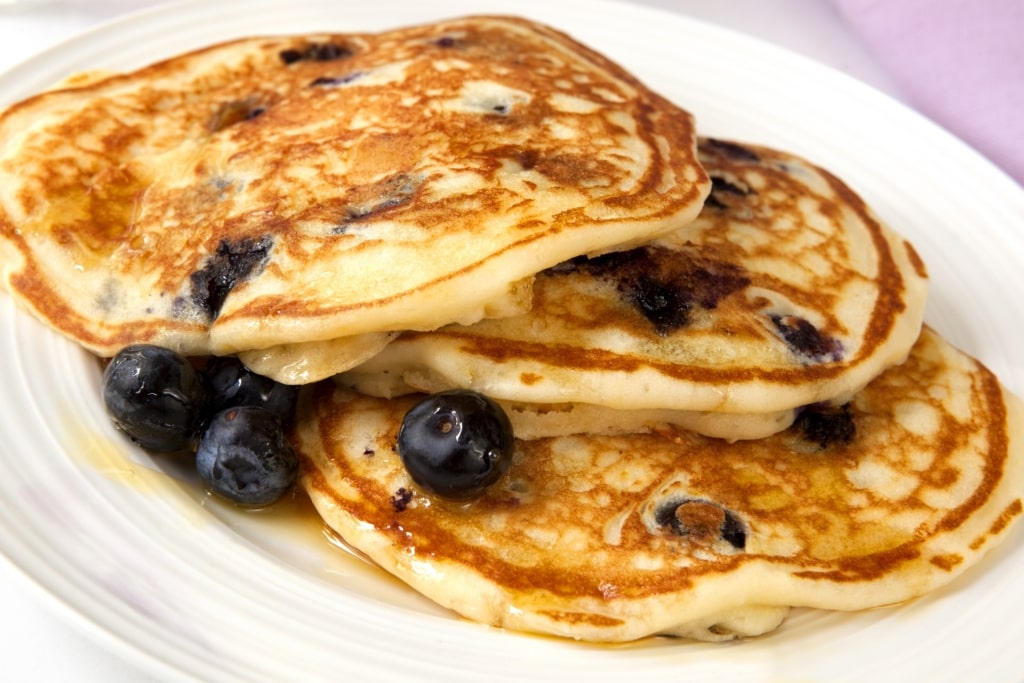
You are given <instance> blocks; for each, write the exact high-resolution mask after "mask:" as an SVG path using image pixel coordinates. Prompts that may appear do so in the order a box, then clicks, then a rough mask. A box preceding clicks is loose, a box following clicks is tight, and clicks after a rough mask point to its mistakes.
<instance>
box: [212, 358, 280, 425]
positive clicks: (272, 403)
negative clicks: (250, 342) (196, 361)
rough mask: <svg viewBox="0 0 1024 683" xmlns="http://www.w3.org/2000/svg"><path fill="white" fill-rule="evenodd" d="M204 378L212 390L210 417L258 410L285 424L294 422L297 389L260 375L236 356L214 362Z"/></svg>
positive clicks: (217, 359)
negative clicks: (240, 409) (231, 411)
mask: <svg viewBox="0 0 1024 683" xmlns="http://www.w3.org/2000/svg"><path fill="white" fill-rule="evenodd" d="M204 374H205V375H206V386H207V388H208V390H209V398H208V407H207V414H208V415H211V416H212V415H216V414H217V413H219V412H221V411H222V410H226V409H228V408H235V407H238V406H259V407H261V408H265V409H267V410H268V411H270V412H271V413H273V414H274V415H276V416H277V417H278V418H279V419H280V420H281V421H282V422H287V421H288V420H289V419H290V418H291V414H292V408H293V407H294V406H295V398H296V396H297V395H298V393H299V388H298V387H296V386H290V385H288V384H281V383H280V382H275V381H274V380H272V379H270V378H269V377H264V376H263V375H259V374H257V373H255V372H253V371H252V370H250V369H249V368H247V367H246V366H245V364H244V363H242V361H240V360H238V358H236V357H234V356H223V357H220V358H213V359H211V360H210V363H209V365H207V366H206V370H205V371H204Z"/></svg>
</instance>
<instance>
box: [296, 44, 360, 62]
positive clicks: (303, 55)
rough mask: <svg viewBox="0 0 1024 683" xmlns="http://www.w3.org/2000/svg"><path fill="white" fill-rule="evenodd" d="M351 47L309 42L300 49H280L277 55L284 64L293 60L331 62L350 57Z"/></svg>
mask: <svg viewBox="0 0 1024 683" xmlns="http://www.w3.org/2000/svg"><path fill="white" fill-rule="evenodd" d="M352 54H353V52H352V49H351V48H349V47H348V46H345V45H335V44H334V43H310V44H309V45H306V46H305V47H304V48H302V49H301V50H297V49H294V48H289V49H287V50H281V52H280V53H279V54H278V56H279V57H280V58H281V61H282V62H283V63H285V64H294V63H295V62H332V61H334V60H336V59H344V58H345V57H351V56H352Z"/></svg>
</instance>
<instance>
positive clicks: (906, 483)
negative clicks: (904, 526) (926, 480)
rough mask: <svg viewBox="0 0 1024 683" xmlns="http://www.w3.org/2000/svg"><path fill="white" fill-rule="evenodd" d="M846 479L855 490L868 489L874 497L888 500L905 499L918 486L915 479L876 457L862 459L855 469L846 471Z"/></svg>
mask: <svg viewBox="0 0 1024 683" xmlns="http://www.w3.org/2000/svg"><path fill="white" fill-rule="evenodd" d="M846 478H847V479H848V480H849V481H850V483H851V484H853V485H854V486H856V487H857V488H862V489H870V490H871V492H872V493H873V494H874V495H877V496H881V497H883V498H887V499H889V500H897V499H900V498H904V497H906V496H907V495H909V494H910V493H911V492H912V491H913V490H914V489H915V488H917V485H918V480H917V478H916V477H914V476H911V475H908V474H905V473H903V472H901V471H900V470H898V469H896V468H895V467H893V466H892V465H890V464H889V463H887V462H885V461H884V460H882V459H881V458H877V457H867V458H864V459H862V460H861V461H860V462H859V463H858V464H857V466H856V467H855V468H852V469H848V470H846Z"/></svg>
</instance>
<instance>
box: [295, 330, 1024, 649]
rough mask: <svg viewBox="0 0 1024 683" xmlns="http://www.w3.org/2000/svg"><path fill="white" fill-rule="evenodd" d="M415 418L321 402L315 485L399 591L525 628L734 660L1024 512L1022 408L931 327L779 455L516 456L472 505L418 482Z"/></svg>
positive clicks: (741, 445) (921, 574) (692, 446)
mask: <svg viewBox="0 0 1024 683" xmlns="http://www.w3.org/2000/svg"><path fill="white" fill-rule="evenodd" d="M414 401H415V398H414V397H402V398H398V399H391V400H388V399H380V398H370V397H365V396H360V395H356V394H353V393H351V392H349V391H348V390H347V389H344V388H342V387H338V386H336V385H335V384H332V383H329V382H327V383H322V384H321V385H318V386H317V387H316V388H315V390H307V391H306V393H305V397H304V403H303V412H302V413H300V422H299V425H298V428H297V444H298V448H299V452H300V454H301V459H302V461H303V471H302V475H301V482H302V485H303V486H304V487H305V489H306V491H308V493H309V495H310V496H311V498H312V500H313V502H314V504H315V505H316V507H317V509H318V510H319V512H320V513H321V514H322V515H323V517H324V519H325V520H326V522H327V523H328V524H329V525H330V526H331V527H332V528H333V529H334V530H336V531H337V532H338V533H339V534H340V535H341V536H342V537H343V538H344V540H345V541H346V542H347V543H349V544H351V545H352V546H353V547H355V548H356V549H358V550H359V551H361V552H363V553H364V554H365V555H367V556H368V557H369V558H371V559H372V560H373V561H374V562H376V563H377V564H378V565H380V566H381V567H382V568H383V569H384V570H386V571H388V572H391V573H392V574H394V575H395V576H397V577H399V578H400V579H402V580H403V581H405V582H407V583H408V584H409V585H410V586H411V587H412V588H414V589H416V590H418V591H420V592H422V593H423V594H424V595H426V596H428V597H430V598H432V599H433V600H436V601H437V602H438V603H440V604H441V605H444V606H446V607H449V608H451V609H453V610H455V611H456V612H458V613H459V614H461V615H463V616H465V617H467V618H469V619H473V620H477V621H480V622H483V623H486V624H493V625H496V626H503V627H506V628H510V629H517V630H525V631H535V632H541V633H548V634H555V635H559V636H566V637H571V638H579V639H584V640H593V641H624V640H630V639H634V638H640V637H643V636H646V635H648V634H658V633H668V634H678V635H685V636H688V637H692V638H699V639H703V640H723V639H729V638H733V637H736V636H738V635H756V634H759V633H764V632H766V631H770V630H771V629H773V628H775V627H776V626H777V625H778V624H779V622H780V621H781V620H782V619H783V617H784V616H785V614H786V610H787V609H788V608H789V607H791V606H807V607H816V608H822V609H834V610H859V609H864V608H868V607H876V606H882V605H893V604H896V603H899V602H902V601H905V600H908V599H911V598H914V597H916V596H920V595H922V594H924V593H926V592H928V591H931V590H933V589H935V588H937V587H939V586H942V585H944V584H947V583H948V582H950V581H952V580H953V579H954V578H955V577H957V576H958V575H959V574H961V573H962V572H963V571H964V570H966V569H967V568H968V567H970V566H972V565H974V564H976V563H977V562H978V561H979V560H980V559H981V558H982V556H983V555H984V554H985V553H986V552H987V551H989V550H990V549H991V548H992V547H993V546H994V545H995V544H996V543H997V542H998V541H999V540H1000V539H1002V538H1004V537H1005V536H1006V535H1007V531H1008V529H1009V528H1010V526H1011V524H1012V523H1014V522H1016V520H1017V519H1018V518H1019V516H1020V513H1021V510H1022V504H1021V497H1022V496H1024V452H1022V440H1021V439H1022V437H1024V434H1022V432H1021V430H1022V426H1021V425H1022V422H1021V420H1022V419H1024V414H1022V404H1021V402H1020V401H1019V400H1018V399H1017V398H1016V397H1014V396H1012V395H1010V394H1008V393H1007V392H1006V391H1004V389H1003V388H1002V387H1001V386H1000V384H999V382H998V380H997V379H996V378H995V377H994V376H993V375H992V374H991V373H990V372H989V371H988V370H987V369H986V368H985V367H984V366H982V365H981V364H980V363H978V362H976V361H974V360H973V359H971V358H969V357H968V356H966V355H965V354H963V353H961V352H959V351H958V350H956V349H955V348H953V347H952V346H950V345H949V344H947V343H946V342H944V341H943V340H942V339H941V338H940V337H939V336H938V335H936V334H935V333H934V332H933V331H931V330H930V329H927V328H926V329H925V330H924V332H923V333H922V335H921V337H920V340H919V341H918V342H917V344H916V346H915V347H914V350H913V352H912V353H911V354H910V357H909V359H908V360H907V362H906V363H904V364H903V365H900V366H896V367H893V368H891V369H889V370H888V371H886V372H885V373H884V374H883V375H881V376H880V377H879V378H878V379H876V380H875V381H874V382H872V383H871V384H870V385H869V386H868V387H867V388H865V389H864V390H863V391H862V392H860V393H859V394H858V395H857V396H856V397H855V398H854V399H853V400H852V401H851V402H850V403H849V405H848V406H846V407H844V408H833V409H827V410H821V411H807V412H805V413H804V414H803V415H802V416H801V418H800V419H798V420H797V422H796V423H795V424H794V425H793V426H792V427H790V428H789V429H787V430H785V431H783V432H781V433H778V434H776V435H774V436H771V437H769V438H766V439H763V440H756V441H739V442H735V443H731V444H728V443H725V442H723V441H721V440H716V439H709V438H707V437H702V436H699V435H696V434H694V433H692V432H676V433H674V434H672V435H670V436H664V435H659V434H629V435H614V436H593V435H578V436H565V437H557V438H548V439H539V440H532V441H527V440H517V442H516V445H515V453H514V457H513V461H512V465H511V468H510V469H509V471H508V472H507V474H506V475H505V477H504V478H503V479H501V480H499V481H498V483H497V484H495V485H493V486H492V487H491V488H489V489H488V490H487V491H486V492H485V493H484V494H483V495H482V496H481V497H480V498H477V499H475V500H473V501H471V502H468V503H466V502H459V503H452V502H446V501H444V500H441V499H437V498H433V497H431V496H430V495H427V494H424V493H422V492H421V491H420V490H419V489H418V488H417V486H416V485H415V484H414V483H413V482H412V481H411V479H410V478H409V476H408V475H407V474H406V471H405V470H404V469H403V466H402V464H401V461H400V459H399V457H398V456H397V454H396V453H395V450H394V449H395V443H396V437H397V432H398V429H399V425H400V424H401V422H402V418H403V414H404V413H405V411H406V409H407V408H409V406H410V405H412V404H413V403H414Z"/></svg>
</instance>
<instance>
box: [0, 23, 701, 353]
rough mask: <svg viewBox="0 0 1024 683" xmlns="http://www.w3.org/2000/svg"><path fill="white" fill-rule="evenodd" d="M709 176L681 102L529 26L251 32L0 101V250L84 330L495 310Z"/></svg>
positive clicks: (451, 317) (115, 341) (304, 322)
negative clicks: (526, 282)
mask: <svg viewBox="0 0 1024 683" xmlns="http://www.w3.org/2000/svg"><path fill="white" fill-rule="evenodd" d="M709 188H710V184H709V182H708V179H707V176H706V175H705V174H704V172H703V170H702V168H701V167H700V165H699V163H698V162H697V159H696V150H695V136H694V127H693V122H692V119H691V117H690V115H689V114H687V113H686V112H685V111H683V110H681V109H679V108H678V107H676V106H674V105H673V104H671V103H669V102H668V101H666V100H665V99H663V98H662V97H660V96H658V95H657V94H655V93H652V92H651V91H650V90H648V89H647V88H646V87H644V86H643V85H642V84H641V83H640V82H638V80H637V79H636V78H634V77H633V76H631V75H630V74H629V73H627V72H625V71H624V70H623V69H622V68H620V67H618V66H617V65H615V64H613V63H611V62H610V61H609V60H607V59H606V58H604V57H602V56H601V55H599V54H597V53H595V52H593V51H592V50H590V49H588V48H586V47H584V46H582V45H580V44H579V43H577V42H575V41H574V40H572V39H570V38H569V37H567V36H565V35H564V34H562V33H560V32H557V31H555V30H552V29H550V28H547V27H544V26H540V25H537V24H534V23H531V22H528V21H524V20H519V19H514V18H501V17H472V18H465V19H458V20H453V21H448V22H442V23H438V24H432V25H425V26H418V27H412V28H405V29H399V30H394V31H388V32H384V33H379V34H351V35H323V36H300V37H267V38H252V39H245V40H239V41H235V42H230V43H226V44H222V45H219V46H214V47H210V48H208V49H204V50H199V51H196V52H192V53H189V54H185V55H182V56H179V57H175V58H172V59H170V60H167V61H163V62H160V63H157V64H154V65H152V66H149V67H145V68H142V69H140V70H138V71H135V72H132V73H128V74H124V75H116V76H111V77H107V78H100V79H98V80H96V81H94V82H89V81H86V84H85V85H82V86H81V87H69V88H64V89H60V90H56V91H50V92H47V93H43V94H40V95H38V96H35V97H32V98H29V99H27V100H25V101H23V102H20V103H17V104H15V105H12V106H11V107H9V108H8V109H7V110H6V111H4V112H3V113H2V115H0V269H2V274H3V277H2V281H3V282H4V283H5V285H6V286H7V287H8V288H9V289H10V290H11V291H12V292H13V293H14V294H15V295H16V297H17V298H19V299H20V300H22V302H23V303H25V304H27V305H28V307H30V308H31V309H32V310H33V311H34V312H35V313H36V314H37V315H38V316H39V317H41V318H42V319H43V320H45V321H46V322H48V323H49V324H51V325H52V326H54V327H56V328H57V329H59V330H60V331H62V332H64V333H65V334H67V335H69V336H70V337H72V338H74V339H75V340H77V341H79V342H80V343H82V344H83V345H85V346H86V347H87V348H89V349H91V350H93V351H95V352H97V353H100V354H103V355H110V354H112V353H113V352H115V351H116V350H118V349H119V348H121V347H123V346H125V345H126V344H128V343H132V342H143V341H144V342H150V343H157V344H162V345H164V346H168V347H171V348H174V349H177V350H179V351H183V352H186V353H193V354H203V353H216V354H225V353H234V352H238V351H245V350H253V349H265V348H268V347H274V346H276V345H283V344H301V343H306V342H316V341H321V340H332V341H333V340H339V339H344V338H347V337H352V336H354V335H364V334H366V335H377V334H380V333H382V332H387V331H390V330H399V329H432V328H435V327H437V326H439V325H443V324H446V323H451V322H472V321H474V320H477V319H479V318H480V317H481V316H483V315H486V314H488V313H489V312H492V311H493V310H497V311H499V312H504V311H507V310H508V299H509V298H510V297H512V298H514V295H515V294H516V293H518V292H519V291H520V290H521V289H522V282H521V281H522V280H523V279H524V278H528V277H529V276H530V275H532V274H533V273H534V272H535V271H537V270H539V269H543V268H546V267H548V266H551V265H554V264H556V263H558V262H560V261H563V260H565V259H568V258H571V257H573V256H575V255H578V254H582V253H591V252H602V251H606V250H608V249H611V248H618V247H622V246H629V245H632V244H637V243H640V242H642V241H645V240H647V239H650V238H652V237H656V236H658V235H660V234H663V233H665V232H666V231H668V230H670V229H673V228H674V227H676V226H678V225H680V224H683V223H686V222H688V221H690V220H692V218H694V217H695V216H696V214H697V212H698V211H699V208H700V205H701V203H702V201H703V199H704V197H705V196H706V193H707V191H708V190H709ZM377 339H380V338H379V337H377Z"/></svg>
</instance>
